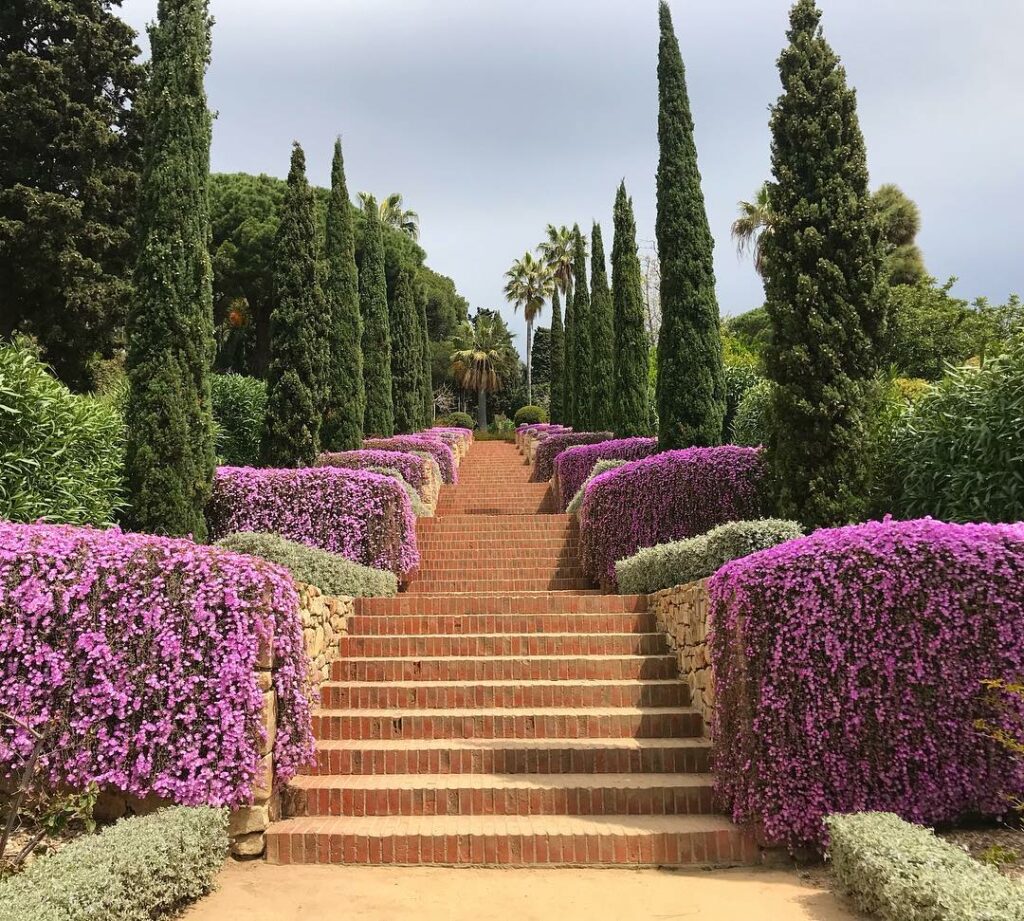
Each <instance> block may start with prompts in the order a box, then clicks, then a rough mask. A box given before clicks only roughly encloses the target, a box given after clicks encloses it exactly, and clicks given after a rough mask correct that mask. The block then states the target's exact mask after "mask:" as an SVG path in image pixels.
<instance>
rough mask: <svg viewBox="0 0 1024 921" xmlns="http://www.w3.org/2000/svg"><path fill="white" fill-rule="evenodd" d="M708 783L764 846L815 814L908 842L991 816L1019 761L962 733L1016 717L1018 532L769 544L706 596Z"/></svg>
mask: <svg viewBox="0 0 1024 921" xmlns="http://www.w3.org/2000/svg"><path fill="white" fill-rule="evenodd" d="M710 594H711V607H710V618H711V633H710V636H709V644H710V653H711V658H712V667H713V669H714V675H715V697H716V699H717V702H718V704H717V708H716V711H715V730H714V731H715V740H716V741H715V752H716V755H715V776H716V778H717V788H718V793H719V794H720V795H721V796H722V798H723V801H724V802H725V803H726V804H727V805H728V806H729V808H730V809H731V811H732V816H733V818H734V819H735V820H736V821H737V822H743V823H747V822H751V823H755V824H756V826H757V827H758V828H759V829H760V831H761V833H762V834H763V836H764V837H765V839H766V840H767V841H768V842H770V843H773V844H784V845H794V846H795V845H815V846H822V845H825V844H826V843H827V840H826V833H825V828H824V826H823V825H822V819H823V817H824V816H825V815H827V814H829V813H832V812H860V811H864V810H868V811H876V810H877V811H881V812H895V813H897V814H898V815H900V816H902V817H903V818H905V819H907V820H909V821H912V822H919V823H922V824H925V825H933V824H935V823H941V822H949V821H952V820H955V819H957V818H958V817H960V816H964V815H968V814H973V813H980V814H983V815H999V814H1002V813H1005V812H1006V811H1008V808H1009V807H1008V804H1007V800H1006V799H1005V794H1007V793H1019V792H1020V791H1022V790H1024V762H1021V761H1020V760H1019V759H1015V758H1014V757H1012V756H1011V755H1010V754H1009V753H1008V752H1007V751H1005V750H1004V749H1002V748H1000V746H999V745H998V744H996V743H994V742H992V741H991V740H989V739H988V738H987V737H986V736H985V735H984V734H982V733H981V732H980V731H979V730H978V729H976V728H975V721H976V720H979V719H984V720H988V721H990V722H992V723H993V724H995V725H1002V726H1006V727H1010V726H1012V725H1013V724H1014V722H1016V725H1017V726H1019V725H1020V720H1021V719H1022V718H1024V713H1022V712H1021V711H1022V706H1021V704H1020V702H1019V700H1018V701H1016V702H1014V701H1013V700H1011V699H1010V698H1009V697H1005V696H1004V697H1002V698H1001V699H1000V698H998V697H996V696H994V695H993V694H991V693H988V692H986V691H985V689H984V688H983V686H982V682H983V681H984V680H986V679H993V678H995V679H998V678H1003V679H1007V680H1010V681H1020V680H1021V677H1022V675H1024V524H1016V525H988V524H978V525H957V524H945V523H942V522H938V521H933V520H931V519H923V520H918V521H902V522H896V521H889V520H887V521H884V522H870V523H868V524H862V525H855V526H852V527H846V528H839V529H834V530H821V531H817V532H815V533H814V534H811V535H810V536H809V537H804V538H801V539H799V540H794V541H790V542H789V543H786V544H780V545H779V546H777V547H772V548H771V549H769V550H763V551H761V552H760V553H755V554H753V555H752V556H748V557H745V558H743V559H740V560H735V561H733V562H732V563H729V564H727V565H726V566H724V567H723V568H722V569H721V570H719V572H718V573H717V574H716V575H715V576H714V577H713V578H712V579H711V582H710Z"/></svg>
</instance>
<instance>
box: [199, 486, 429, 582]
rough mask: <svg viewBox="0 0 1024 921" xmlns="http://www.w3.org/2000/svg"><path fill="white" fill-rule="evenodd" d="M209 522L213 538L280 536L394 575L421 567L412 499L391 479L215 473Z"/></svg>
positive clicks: (209, 508)
mask: <svg viewBox="0 0 1024 921" xmlns="http://www.w3.org/2000/svg"><path fill="white" fill-rule="evenodd" d="M207 520H208V521H209V524H210V533H211V537H212V539H214V540H216V539H217V538H220V537H224V536H225V535H227V534H232V533H234V532H235V531H255V532H258V533H267V534H279V535H280V536H281V537H284V538H287V539H288V540H294V541H297V542H298V543H300V544H306V545H307V546H310V547H319V548H320V549H321V550H330V551H331V553H340V554H341V555H342V556H343V557H345V558H346V559H349V560H352V561H353V562H354V563H362V564H363V565H364V566H372V567H373V568H374V569H388V570H390V571H391V572H393V573H394V574H395V575H396V576H402V575H403V574H404V573H407V572H410V571H411V570H413V569H415V568H416V566H417V565H418V564H419V551H418V550H417V548H416V519H415V518H414V517H413V512H412V505H411V504H410V503H409V497H408V496H407V495H406V494H405V490H403V489H402V487H401V486H400V485H399V484H398V482H397V481H396V480H395V479H393V478H392V477H386V476H381V475H380V474H379V473H371V472H369V471H367V470H345V469H342V468H338V467H304V468H299V469H298V470H273V469H269V470H267V469H256V468H253V467H219V468H218V469H217V472H216V474H215V475H214V478H213V494H212V495H211V497H210V504H209V506H208V507H207Z"/></svg>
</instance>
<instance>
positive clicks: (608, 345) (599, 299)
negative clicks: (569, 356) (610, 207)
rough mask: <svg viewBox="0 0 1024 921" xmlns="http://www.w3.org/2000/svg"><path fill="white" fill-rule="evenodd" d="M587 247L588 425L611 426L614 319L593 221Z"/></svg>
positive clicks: (600, 240)
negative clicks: (589, 245) (588, 303)
mask: <svg viewBox="0 0 1024 921" xmlns="http://www.w3.org/2000/svg"><path fill="white" fill-rule="evenodd" d="M591 241H592V242H591V249H590V353H591V356H592V367H591V372H590V383H591V400H590V425H591V427H592V428H594V429H595V430H597V431H602V430H605V429H610V428H611V427H612V425H613V423H614V416H615V393H614V389H615V319H614V308H613V307H612V293H611V291H610V290H609V289H608V267H607V265H606V263H605V259H604V240H603V238H602V236H601V225H600V224H598V223H597V222H596V221H595V222H594V228H593V231H592V235H591Z"/></svg>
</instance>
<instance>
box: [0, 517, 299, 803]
mask: <svg viewBox="0 0 1024 921" xmlns="http://www.w3.org/2000/svg"><path fill="white" fill-rule="evenodd" d="M298 603H299V602H298V596H297V594H296V591H295V586H294V584H293V583H292V580H291V577H290V576H289V575H288V574H287V572H286V571H285V570H284V569H282V568H281V567H279V566H274V565H273V564H271V563H267V562H265V561H263V560H257V559H255V558H253V557H248V556H241V555H239V554H236V553H230V552H228V551H226V550H222V549H220V548H218V547H204V546H200V545H197V544H194V543H192V542H191V541H188V540H180V539H172V538H165V537H154V536H151V535H143V534H125V533H122V532H121V531H120V530H118V529H117V528H113V529H111V530H108V531H100V530H94V529H92V528H76V527H71V526H58V525H17V524H7V523H5V524H0V611H2V612H3V616H2V617H0V711H4V712H5V713H9V714H13V715H17V717H18V718H19V719H21V720H23V721H24V722H26V723H27V724H28V726H29V727H31V728H33V729H36V730H39V731H46V732H47V733H48V736H49V738H50V740H51V742H50V744H48V745H47V746H46V751H47V752H48V753H49V754H47V755H46V758H45V763H44V764H43V769H44V771H45V773H46V775H47V776H48V777H49V778H50V779H51V780H52V781H53V782H54V783H59V784H68V785H70V786H71V787H73V788H77V789H81V788H83V787H85V786H86V785H87V784H89V783H91V782H95V783H96V784H98V785H99V787H100V788H101V789H103V788H107V789H112V790H118V791H122V792H125V793H131V794H134V795H136V796H140V797H145V796H148V795H150V794H156V795H158V796H162V797H166V798H169V799H172V800H174V801H175V802H178V803H182V804H185V805H201V804H208V805H214V806H220V805H240V804H242V803H245V802H248V801H249V800H250V797H251V794H252V787H253V781H254V780H255V779H256V778H257V776H258V773H257V772H258V767H259V762H260V747H261V744H262V743H263V742H264V741H265V738H266V737H265V731H264V729H263V725H262V719H261V708H262V701H263V693H262V691H261V690H260V687H259V683H258V680H257V677H256V673H255V669H256V662H257V658H258V655H259V652H260V649H261V647H262V648H266V646H267V644H272V646H273V650H274V655H275V659H276V664H277V665H278V668H277V671H276V672H275V677H274V682H275V690H276V692H277V720H278V729H277V736H276V738H275V740H274V759H275V766H276V769H277V775H278V780H280V781H282V782H284V781H287V780H288V779H289V778H290V777H292V776H294V774H295V773H296V772H297V770H298V768H299V767H300V766H301V765H303V764H306V763H308V762H309V761H310V759H311V758H312V756H313V737H312V731H311V723H310V710H309V701H308V698H307V697H306V693H305V678H306V675H307V674H308V668H309V664H308V660H307V658H306V653H305V648H304V645H303V637H302V623H301V620H300V616H299V610H298ZM33 744H34V742H33V737H32V735H31V734H30V732H29V731H28V730H27V729H26V728H23V727H16V726H15V725H14V724H13V723H11V722H10V721H7V720H3V721H0V775H4V776H8V777H9V776H10V774H11V772H12V771H16V770H17V769H18V768H20V767H21V765H23V764H24V761H25V758H26V757H27V755H28V754H29V752H30V751H31V749H32V747H33Z"/></svg>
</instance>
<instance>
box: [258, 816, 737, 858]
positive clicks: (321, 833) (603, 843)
mask: <svg viewBox="0 0 1024 921" xmlns="http://www.w3.org/2000/svg"><path fill="white" fill-rule="evenodd" d="M756 858H757V849H756V847H755V846H754V842H753V839H752V837H751V836H749V835H747V834H744V833H743V832H741V831H740V830H739V829H738V828H737V827H736V826H734V825H733V824H732V823H731V822H729V821H728V820H727V819H724V818H719V817H718V816H572V817H570V816H532V817H530V818H524V817H522V816H419V817H415V816H412V817H410V816H392V817H352V816H329V817H316V818H299V819H284V820H283V821H281V822H275V823H274V824H273V825H271V827H270V830H269V831H268V832H267V862H268V863H273V864H278V863H280V864H291V863H295V864H298V863H323V864H327V863H332V864H371V865H372V864H398V865H419V864H428V865H429V864H433V865H440V866H462V865H468V866H652V867H653V866H734V865H737V864H752V863H754V862H755V861H756Z"/></svg>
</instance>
